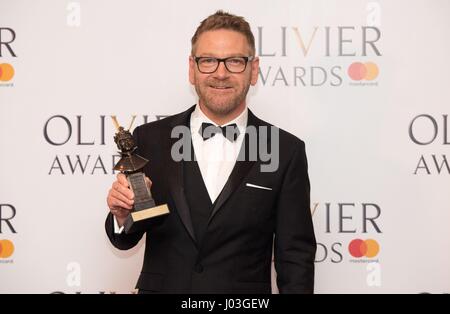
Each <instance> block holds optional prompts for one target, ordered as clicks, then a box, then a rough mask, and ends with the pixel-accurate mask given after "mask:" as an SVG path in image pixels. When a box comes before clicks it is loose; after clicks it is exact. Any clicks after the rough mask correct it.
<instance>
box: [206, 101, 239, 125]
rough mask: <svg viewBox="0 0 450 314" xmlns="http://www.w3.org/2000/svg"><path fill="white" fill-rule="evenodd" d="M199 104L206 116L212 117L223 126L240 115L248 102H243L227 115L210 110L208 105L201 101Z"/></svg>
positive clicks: (212, 119)
mask: <svg viewBox="0 0 450 314" xmlns="http://www.w3.org/2000/svg"><path fill="white" fill-rule="evenodd" d="M199 106H200V110H201V111H202V112H203V113H204V115H205V116H207V117H208V119H210V120H211V121H213V122H214V123H216V124H217V125H219V126H222V125H225V124H227V123H228V122H230V121H233V120H234V119H236V118H237V117H239V115H240V114H241V113H242V112H243V111H244V110H245V107H246V104H245V102H243V103H242V104H240V105H239V106H238V107H236V109H235V110H233V111H232V112H230V113H228V114H227V115H216V114H214V113H213V112H211V111H210V110H208V108H206V106H204V105H203V104H202V103H201V102H199Z"/></svg>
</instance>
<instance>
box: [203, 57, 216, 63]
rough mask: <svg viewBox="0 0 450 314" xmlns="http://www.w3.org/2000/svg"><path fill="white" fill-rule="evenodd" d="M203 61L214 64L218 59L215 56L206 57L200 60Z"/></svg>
mask: <svg viewBox="0 0 450 314" xmlns="http://www.w3.org/2000/svg"><path fill="white" fill-rule="evenodd" d="M200 62H201V63H203V64H214V63H216V59H214V58H204V59H201V60H200Z"/></svg>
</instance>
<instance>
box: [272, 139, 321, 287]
mask: <svg viewBox="0 0 450 314" xmlns="http://www.w3.org/2000/svg"><path fill="white" fill-rule="evenodd" d="M274 241H275V242H274V243H275V244H274V257H275V269H276V272H277V285H278V289H279V292H280V293H313V292H314V259H315V254H316V246H317V244H316V239H315V236H314V228H313V223H312V216H311V210H310V183H309V177H308V164H307V159H306V153H305V144H304V143H303V142H302V141H300V142H299V144H298V145H297V147H296V149H295V151H294V153H293V157H292V158H291V160H290V162H289V165H288V167H287V170H286V172H285V174H284V178H283V183H282V187H281V190H280V195H279V197H278V202H277V214H276V231H275V240H274Z"/></svg>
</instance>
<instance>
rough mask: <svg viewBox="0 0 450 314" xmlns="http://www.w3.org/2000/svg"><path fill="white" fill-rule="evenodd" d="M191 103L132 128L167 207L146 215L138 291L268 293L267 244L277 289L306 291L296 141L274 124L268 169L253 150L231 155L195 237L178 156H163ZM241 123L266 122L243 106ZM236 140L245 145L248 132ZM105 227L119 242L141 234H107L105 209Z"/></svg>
mask: <svg viewBox="0 0 450 314" xmlns="http://www.w3.org/2000/svg"><path fill="white" fill-rule="evenodd" d="M193 110H194V107H191V108H190V109H188V110H187V111H185V112H182V113H180V114H177V115H174V116H171V117H168V118H165V119H163V120H159V121H155V122H151V123H147V124H144V125H142V126H139V127H137V128H136V129H135V131H134V137H135V140H136V144H137V146H138V154H139V155H141V156H143V157H145V158H147V159H148V160H149V163H148V164H147V166H146V167H145V168H144V171H145V173H146V175H147V176H148V177H149V178H150V179H151V180H152V182H153V185H152V194H153V198H154V199H155V201H156V204H157V205H158V204H168V205H169V209H170V211H171V213H170V214H169V215H166V216H163V217H158V218H153V219H152V220H151V223H150V226H149V227H148V230H147V231H146V232H145V235H146V245H145V256H144V262H143V267H142V272H141V275H140V277H139V280H138V282H137V288H138V289H139V292H141V293H158V292H159V293H270V292H271V263H272V252H273V253H274V258H275V269H276V272H277V285H278V288H279V291H280V293H312V292H313V289H314V257H315V252H316V241H315V236H314V230H313V224H312V218H311V212H310V184H309V178H308V171H307V160H306V154H305V145H304V143H303V142H302V141H301V140H299V139H298V138H297V137H295V136H293V135H291V134H289V133H287V132H285V131H283V130H279V167H278V169H277V170H276V171H274V172H261V168H260V166H261V164H262V161H261V160H260V159H259V158H258V160H253V161H251V160H244V161H237V162H236V165H235V167H234V169H233V171H232V173H231V175H230V177H229V179H228V181H227V183H226V184H225V187H224V188H223V190H222V192H221V194H220V195H219V196H218V198H217V200H216V201H215V202H214V204H213V207H212V210H211V215H210V217H209V220H208V222H207V226H205V232H204V236H203V237H202V239H196V236H195V232H194V228H193V224H192V217H191V209H190V208H189V205H188V202H187V198H186V194H185V192H186V187H185V186H184V182H185V181H184V180H183V175H184V170H183V168H184V167H185V166H183V165H184V164H185V163H184V162H183V161H179V162H176V161H174V160H173V159H172V157H171V149H172V145H173V144H174V143H175V142H176V141H178V139H177V138H171V132H172V130H173V128H174V127H176V126H179V125H184V126H189V119H190V115H191V113H192V111H193ZM248 126H255V127H256V128H258V127H260V126H266V127H270V126H271V125H270V124H268V123H266V122H264V121H262V120H260V119H258V118H257V117H256V116H255V115H254V114H253V113H252V112H251V111H250V110H249V116H248ZM268 134H269V136H268V138H267V141H268V142H269V143H270V141H271V137H270V132H269V133H268ZM244 145H247V146H246V147H248V138H246V140H244V143H243V146H244ZM269 147H270V146H269ZM247 183H250V184H253V185H258V186H263V187H269V188H271V190H267V189H258V188H255V187H251V186H248V185H247ZM189 188H190V189H192V188H196V187H189ZM106 232H107V235H108V237H109V239H110V240H111V243H112V244H113V245H114V246H115V247H116V248H118V249H121V250H127V249H130V248H132V247H133V246H135V245H136V244H137V243H138V241H139V240H140V239H141V238H142V236H143V234H144V232H141V233H134V234H125V233H122V234H115V233H114V227H113V217H112V215H111V214H109V215H108V217H107V219H106Z"/></svg>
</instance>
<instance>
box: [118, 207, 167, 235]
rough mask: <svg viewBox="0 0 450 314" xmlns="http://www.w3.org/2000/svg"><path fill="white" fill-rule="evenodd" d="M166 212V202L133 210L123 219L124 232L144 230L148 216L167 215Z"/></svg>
mask: <svg viewBox="0 0 450 314" xmlns="http://www.w3.org/2000/svg"><path fill="white" fill-rule="evenodd" d="M168 213H169V207H168V206H167V204H164V205H160V206H156V207H151V208H147V209H141V210H138V211H134V212H132V213H130V214H129V215H128V217H127V219H126V221H125V224H124V230H125V233H127V234H128V233H134V232H137V231H146V230H147V225H148V223H149V220H150V218H154V217H158V216H162V215H167V214H168Z"/></svg>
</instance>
